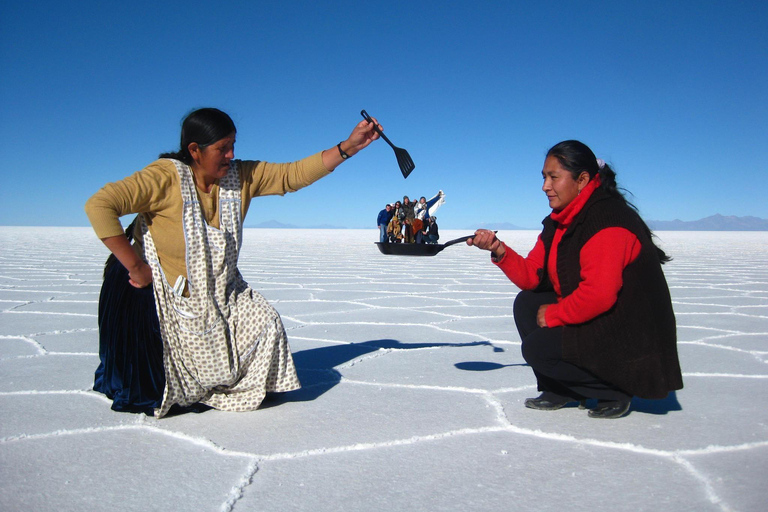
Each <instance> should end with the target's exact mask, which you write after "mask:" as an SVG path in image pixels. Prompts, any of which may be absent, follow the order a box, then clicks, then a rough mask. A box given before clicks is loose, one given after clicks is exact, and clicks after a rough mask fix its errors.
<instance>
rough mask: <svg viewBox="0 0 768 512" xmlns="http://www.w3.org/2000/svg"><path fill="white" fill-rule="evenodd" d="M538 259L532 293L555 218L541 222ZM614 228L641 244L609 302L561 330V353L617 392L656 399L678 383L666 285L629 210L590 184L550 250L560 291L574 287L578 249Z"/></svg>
mask: <svg viewBox="0 0 768 512" xmlns="http://www.w3.org/2000/svg"><path fill="white" fill-rule="evenodd" d="M543 224H544V230H543V232H542V234H541V238H542V241H543V242H544V247H545V249H546V257H545V260H544V261H545V263H544V268H543V269H542V270H541V280H540V284H539V286H538V287H537V289H536V291H544V290H552V283H551V281H550V279H549V276H548V275H547V263H546V262H547V261H548V259H549V254H550V250H551V247H552V241H553V239H554V236H555V229H556V228H557V224H556V223H555V221H553V220H552V219H551V218H550V217H547V218H546V219H544V221H543ZM609 227H622V228H625V229H627V230H629V231H630V232H631V233H633V234H634V235H635V236H636V237H637V238H638V240H640V244H641V246H642V248H641V250H640V255H639V256H638V257H637V259H635V261H633V262H632V263H630V264H629V265H628V266H627V267H626V268H625V269H624V272H623V274H622V280H623V285H622V288H621V290H620V291H619V295H618V299H617V301H616V304H614V306H613V307H612V308H611V309H610V310H608V311H606V312H605V313H603V314H601V315H599V316H597V317H596V318H594V319H592V320H589V321H587V322H584V323H582V324H578V325H568V326H565V327H564V328H563V358H564V359H565V360H567V361H570V362H572V363H574V364H576V365H577V366H580V367H582V368H584V369H587V370H589V371H590V372H592V373H593V374H595V375H596V376H598V377H600V378H601V379H603V380H605V381H607V382H609V383H611V384H613V385H615V386H616V387H618V388H619V389H621V390H622V391H624V392H625V393H628V394H630V395H634V396H640V397H643V398H664V397H666V396H667V393H668V392H669V391H672V390H675V389H681V388H682V387H683V379H682V374H681V372H680V363H679V361H678V357H677V329H676V326H675V315H674V312H673V310H672V300H671V298H670V295H669V287H668V286H667V281H666V279H665V278H664V273H663V272H662V270H661V262H660V261H659V253H658V250H657V248H656V246H655V245H654V243H653V240H652V239H651V237H650V234H649V231H648V229H647V227H646V225H645V223H644V222H643V220H642V219H641V218H640V216H639V215H638V214H637V212H636V211H635V210H633V209H632V208H631V207H629V206H628V205H627V204H626V203H625V202H624V201H622V200H621V199H618V198H614V197H611V196H609V195H608V194H607V193H606V192H605V191H604V189H602V188H600V187H598V188H597V189H595V191H594V192H593V193H592V196H591V197H590V198H589V200H588V201H587V203H586V204H585V205H584V207H583V208H582V210H581V212H579V214H578V215H577V216H576V218H575V219H574V221H573V222H572V223H571V225H570V226H569V227H568V229H567V230H566V232H565V233H564V234H563V237H562V239H561V241H560V244H559V245H558V248H557V262H556V265H557V267H556V268H557V276H558V279H559V281H560V290H561V294H562V296H563V297H567V296H568V295H570V294H571V293H573V291H574V290H576V288H577V287H578V286H579V282H580V280H581V278H580V271H581V265H580V262H579V253H580V252H581V249H582V247H584V244H586V243H587V241H588V240H589V239H590V238H592V236H594V235H595V234H596V233H597V232H598V231H600V230H602V229H605V228H609Z"/></svg>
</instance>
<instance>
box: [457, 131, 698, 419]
mask: <svg viewBox="0 0 768 512" xmlns="http://www.w3.org/2000/svg"><path fill="white" fill-rule="evenodd" d="M542 176H543V178H544V185H543V187H542V190H543V191H544V193H545V194H546V195H547V199H548V201H549V206H550V207H551V208H552V213H551V214H550V215H549V216H548V217H547V218H545V219H544V221H543V225H544V229H543V231H542V233H541V235H539V238H538V240H537V242H536V245H535V247H534V248H533V250H531V252H530V253H529V254H528V256H527V257H523V256H521V255H519V254H517V253H516V252H515V251H513V250H512V249H510V248H509V247H507V246H506V245H505V244H504V243H503V242H502V241H500V240H499V239H497V238H496V236H495V234H494V233H493V232H492V231H488V230H478V231H477V232H476V233H475V236H474V238H471V239H469V240H468V241H467V243H468V244H469V245H474V246H476V247H478V248H480V249H485V250H488V251H491V253H492V254H491V259H492V261H493V262H494V263H495V264H496V265H497V266H498V267H499V268H501V270H502V271H503V272H504V273H505V274H506V275H507V277H509V279H510V280H511V281H512V282H513V283H514V284H516V285H517V286H518V287H520V288H521V290H523V291H521V292H520V293H519V294H518V296H517V298H516V299H515V306H514V315H515V323H516V324H517V329H518V332H519V334H520V338H521V340H522V352H523V357H524V358H525V360H526V361H527V362H528V364H529V365H530V366H531V367H532V368H533V371H534V374H535V375H536V379H537V383H538V389H539V391H541V392H542V393H541V395H540V396H539V397H537V398H528V399H526V401H525V406H526V407H528V408H531V409H541V410H556V409H560V408H562V407H563V406H565V405H566V404H568V403H569V402H576V401H578V402H581V403H582V404H583V403H584V401H585V400H586V399H588V398H595V399H597V400H598V405H597V407H596V408H594V409H592V410H590V411H589V416H590V417H593V418H619V417H622V416H624V415H625V414H627V412H628V411H629V408H630V405H631V401H632V397H633V396H640V397H643V398H664V397H666V395H667V393H668V392H669V391H672V390H676V389H681V388H682V386H683V382H682V375H681V372H680V364H679V361H678V357H677V337H676V327H675V317H674V312H673V310H672V302H671V298H670V295H669V288H668V286H667V283H666V280H665V278H664V274H663V272H662V271H661V264H663V263H665V262H667V261H669V259H670V258H669V257H668V256H667V255H666V254H664V252H663V251H662V250H661V249H659V248H658V247H656V245H655V244H654V243H653V239H652V234H651V232H650V230H649V229H648V227H647V226H646V224H645V222H643V220H642V219H641V218H640V216H639V215H638V214H637V211H636V209H635V208H634V206H633V205H631V204H630V203H629V202H627V200H626V199H625V198H624V196H623V195H622V194H621V192H619V191H618V189H617V186H616V181H615V176H616V174H615V173H614V171H613V170H612V169H611V168H610V167H609V166H608V165H606V164H605V163H604V162H603V161H602V160H599V159H597V158H596V157H595V155H594V153H593V152H592V150H590V149H589V147H587V146H586V145H584V144H582V143H581V142H578V141H573V140H570V141H564V142H561V143H559V144H557V145H555V146H554V147H552V148H551V149H550V150H549V151H548V152H547V157H546V160H545V161H544V168H543V170H542Z"/></svg>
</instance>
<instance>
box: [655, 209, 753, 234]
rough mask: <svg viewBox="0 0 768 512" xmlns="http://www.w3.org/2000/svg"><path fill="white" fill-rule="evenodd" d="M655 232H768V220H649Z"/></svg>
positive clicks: (724, 218) (749, 218)
mask: <svg viewBox="0 0 768 512" xmlns="http://www.w3.org/2000/svg"><path fill="white" fill-rule="evenodd" d="M648 227H650V228H651V229H652V230H654V231H768V219H761V218H759V217H735V216H733V215H727V216H725V215H720V214H719V213H718V214H715V215H712V216H711V217H705V218H703V219H699V220H691V221H684V220H679V219H675V220H649V221H648Z"/></svg>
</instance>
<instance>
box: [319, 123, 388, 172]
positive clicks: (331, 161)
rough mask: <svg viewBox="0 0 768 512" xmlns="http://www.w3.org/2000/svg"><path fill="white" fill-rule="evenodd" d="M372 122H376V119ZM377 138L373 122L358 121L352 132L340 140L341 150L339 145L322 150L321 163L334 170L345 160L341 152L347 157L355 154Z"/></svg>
mask: <svg viewBox="0 0 768 512" xmlns="http://www.w3.org/2000/svg"><path fill="white" fill-rule="evenodd" d="M373 122H374V123H376V124H378V121H376V119H374V120H373ZM378 138H379V134H378V133H376V130H375V129H374V125H373V123H369V122H368V121H366V120H363V121H360V122H359V123H357V126H355V128H354V130H352V133H351V134H350V135H349V137H347V140H344V141H342V142H341V144H340V146H341V151H339V146H334V147H332V148H328V149H326V150H325V151H323V164H324V165H325V168H326V169H328V170H329V171H332V170H334V169H335V168H336V167H338V166H339V164H341V163H342V162H343V161H344V160H346V159H345V158H344V157H343V156H342V155H341V153H342V152H344V154H346V155H347V156H348V157H351V156H353V155H355V154H357V153H358V152H359V151H360V150H362V149H365V148H366V147H368V145H369V144H370V143H371V142H373V141H374V140H376V139H378Z"/></svg>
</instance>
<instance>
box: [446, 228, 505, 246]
mask: <svg viewBox="0 0 768 512" xmlns="http://www.w3.org/2000/svg"><path fill="white" fill-rule="evenodd" d="M494 233H498V231H494ZM474 237H475V235H469V236H463V237H461V238H456V239H455V240H449V241H448V242H445V243H444V244H443V247H448V246H449V245H453V244H460V243H461V242H466V241H467V240H469V239H470V238H474Z"/></svg>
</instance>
